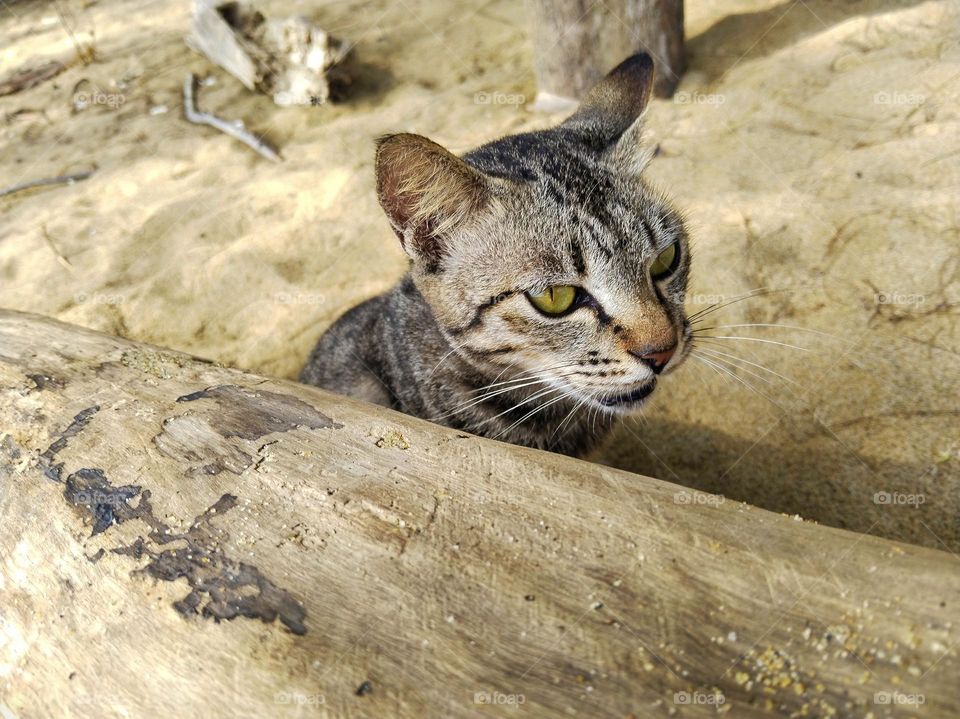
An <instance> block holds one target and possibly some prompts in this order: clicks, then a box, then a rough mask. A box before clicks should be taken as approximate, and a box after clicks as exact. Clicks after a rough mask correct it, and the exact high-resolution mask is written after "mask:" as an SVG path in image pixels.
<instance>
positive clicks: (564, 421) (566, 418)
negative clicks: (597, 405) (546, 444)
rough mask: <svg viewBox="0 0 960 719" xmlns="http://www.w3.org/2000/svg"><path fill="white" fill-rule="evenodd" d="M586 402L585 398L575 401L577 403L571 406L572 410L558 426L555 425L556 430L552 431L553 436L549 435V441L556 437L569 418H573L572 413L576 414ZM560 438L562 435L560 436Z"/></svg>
mask: <svg viewBox="0 0 960 719" xmlns="http://www.w3.org/2000/svg"><path fill="white" fill-rule="evenodd" d="M586 401H587V400H586V398H585V397H581V398H580V399H579V400H577V403H576V404H575V405H574V406H573V409H571V410H570V411H569V412H568V413H567V416H566V417H564V418H563V421H561V422H560V424H558V425H557V428H556V429H555V430H553V434H551V435H550V439H553V438H554V437H555V436H556V435H557V432H559V431H560V428H561V427H563V425H565V424H566V423H567V420H569V419H570V418H571V417H573V413H574V412H576V411H577V410H578V409H580V408H581V407H582V406H583V404H584V403H585V402H586ZM571 426H573V425H571ZM561 436H562V435H561Z"/></svg>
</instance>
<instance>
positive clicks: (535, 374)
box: [470, 362, 577, 394]
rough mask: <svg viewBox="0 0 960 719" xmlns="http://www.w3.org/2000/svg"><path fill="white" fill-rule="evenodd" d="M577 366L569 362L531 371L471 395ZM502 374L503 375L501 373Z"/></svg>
mask: <svg viewBox="0 0 960 719" xmlns="http://www.w3.org/2000/svg"><path fill="white" fill-rule="evenodd" d="M576 366H577V363H576V362H567V363H565V364H559V365H554V366H552V367H543V368H540V369H537V370H530V371H529V372H524V373H521V374H519V375H517V376H516V377H513V378H511V379H507V380H503V381H502V382H491V383H490V384H487V385H484V386H483V387H479V388H477V389H474V390H470V394H477V393H479V392H484V391H486V390H488V389H492V388H494V387H498V386H501V385H507V384H510V383H511V382H522V381H524V380H528V379H532V378H534V377H540V376H543V375H544V374H545V373H547V372H555V371H556V370H561V369H568V368H570V367H576ZM501 374H503V373H502V372H501ZM498 376H499V375H498Z"/></svg>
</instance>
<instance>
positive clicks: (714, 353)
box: [694, 347, 800, 387]
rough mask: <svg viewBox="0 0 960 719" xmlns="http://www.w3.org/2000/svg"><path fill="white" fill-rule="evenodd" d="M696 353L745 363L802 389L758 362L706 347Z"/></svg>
mask: <svg viewBox="0 0 960 719" xmlns="http://www.w3.org/2000/svg"><path fill="white" fill-rule="evenodd" d="M694 351H695V352H702V353H705V354H707V355H709V356H710V357H714V358H715V359H719V358H718V357H717V355H719V356H720V357H727V358H728V361H729V360H734V361H736V362H743V363H745V364H748V365H750V366H751V367H756V368H757V369H761V370H763V371H764V372H769V373H770V374H772V375H774V376H776V377H779V378H780V379H782V380H783V381H784V382H788V383H790V384H792V385H793V386H794V387H800V384H799V383H797V382H795V381H793V380H792V379H790V378H789V377H784V376H783V375H782V374H780V373H779V372H775V371H774V370H772V369H770V368H769V367H765V366H764V365H762V364H759V363H757V362H751V361H750V360H748V359H744V358H743V357H738V356H737V355H732V354H728V353H727V352H721V351H720V350H717V349H708V348H705V347H699V348H697V349H696V350H694Z"/></svg>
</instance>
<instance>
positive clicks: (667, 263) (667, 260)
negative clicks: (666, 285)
mask: <svg viewBox="0 0 960 719" xmlns="http://www.w3.org/2000/svg"><path fill="white" fill-rule="evenodd" d="M679 260H680V249H679V248H678V247H677V243H676V242H674V243H673V244H672V245H670V246H669V247H668V248H667V249H665V250H664V251H663V252H661V253H660V254H659V255H657V256H656V257H655V258H654V259H653V262H651V263H650V276H651V277H652V278H653V279H655V280H662V279H663V278H664V277H666V276H668V275H669V274H671V273H672V272H673V271H674V270H675V269H677V264H678V261H679Z"/></svg>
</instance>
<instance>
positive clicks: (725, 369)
mask: <svg viewBox="0 0 960 719" xmlns="http://www.w3.org/2000/svg"><path fill="white" fill-rule="evenodd" d="M692 356H693V357H696V358H697V359H698V360H700V361H701V362H706V363H707V364H709V365H711V366H713V367H715V368H716V369H718V370H720V371H722V372H723V373H724V374H725V375H727V376H729V377H732V378H733V379H735V380H736V381H737V382H739V383H740V384H742V385H743V386H744V387H746V388H747V389H748V390H750V391H751V392H753V393H755V394H756V395H757V396H758V397H763V399H765V400H767V402H769V403H770V404H772V405H773V406H774V407H776V408H777V409H778V410H780V411H781V412H782V413H783V414H784V415H788V414H789V412H788V410H787V409H786V407H784V406H783V405H781V404H780V403H779V402H777V401H776V400H774V399H772V398H770V397H768V396H767V395H766V394H764V393H763V392H761V391H760V390H758V389H757V388H756V387H754V386H753V385H752V384H750V383H749V382H746V381H745V380H744V379H743V378H742V377H740V376H738V375H737V374H736V373H735V372H733V371H731V370H730V369H729V368H728V367H725V366H723V365H721V364H717V363H715V362H714V361H713V360H710V359H707V358H706V357H704V356H702V355H696V354H694V355H692Z"/></svg>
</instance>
